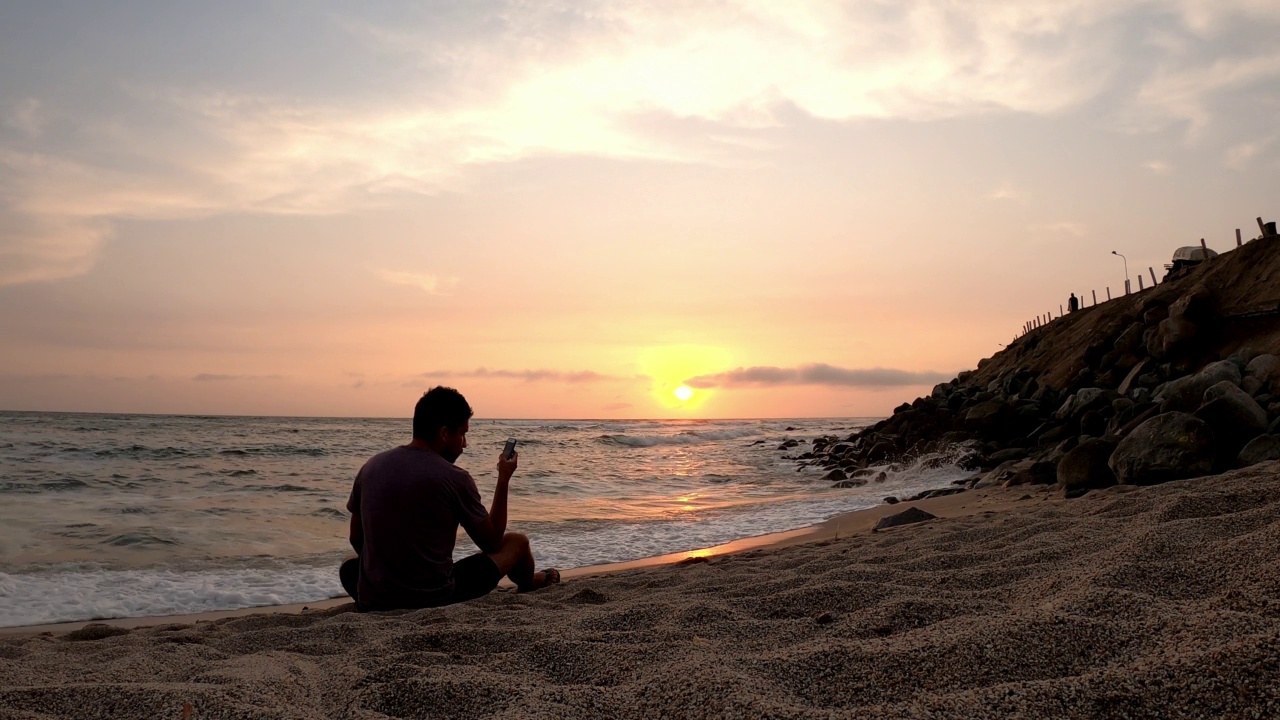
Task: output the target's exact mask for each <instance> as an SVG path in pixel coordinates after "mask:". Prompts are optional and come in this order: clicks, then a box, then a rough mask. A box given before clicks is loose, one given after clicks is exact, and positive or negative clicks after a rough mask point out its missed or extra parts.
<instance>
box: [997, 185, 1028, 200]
mask: <svg viewBox="0 0 1280 720" xmlns="http://www.w3.org/2000/svg"><path fill="white" fill-rule="evenodd" d="M987 199H988V200H1019V201H1021V200H1026V199H1027V193H1026V192H1025V191H1023V190H1019V189H1017V188H1015V187H1013V186H1012V185H1010V184H1009V183H1005V184H1003V185H1001V186H1000V187H998V188H996V189H995V190H992V191H991V192H989V193H987Z"/></svg>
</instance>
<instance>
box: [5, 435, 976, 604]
mask: <svg viewBox="0 0 1280 720" xmlns="http://www.w3.org/2000/svg"><path fill="white" fill-rule="evenodd" d="M872 421H873V419H858V418H853V419H820V420H812V419H809V420H706V421H695V420H652V421H632V420H628V421H613V420H610V421H597V420H582V421H564V420H486V419H480V418H476V419H473V420H472V422H471V431H470V433H469V435H468V442H469V446H468V448H467V450H466V452H465V453H464V454H463V455H462V457H460V458H459V459H458V464H459V465H460V466H462V467H463V468H466V469H467V470H468V471H469V472H470V473H471V474H472V476H473V477H474V478H475V479H476V483H477V484H478V485H479V487H480V493H481V496H482V498H483V500H484V502H485V504H486V505H488V503H489V501H490V498H491V495H492V491H493V485H494V483H495V481H496V479H497V472H496V465H497V457H498V454H499V453H500V451H501V448H502V445H503V443H504V442H505V440H506V439H507V438H508V437H514V438H517V439H518V441H519V448H518V449H519V453H520V466H519V470H518V471H517V472H516V475H515V478H514V479H513V480H512V482H511V499H510V511H509V521H508V529H511V530H519V531H521V532H524V533H526V534H527V535H529V537H530V539H531V541H532V543H533V547H534V550H535V553H536V555H537V559H538V563H539V565H540V566H555V567H559V568H572V567H582V566H586V565H596V564H600V563H609V562H619V561H625V560H635V559H639V558H644V557H649V556H653V555H660V554H664V553H671V552H680V551H685V550H693V549H697V548H702V547H709V546H712V545H716V544H719V543H724V542H728V541H730V540H734V539H738V538H743V537H750V536H755V535H762V534H766V533H772V532H780V531H784V530H790V529H795V528H800V527H805V526H809V525H813V524H815V523H819V522H821V521H823V520H826V519H827V518H830V517H832V516H834V515H837V514H839V513H843V512H848V511H851V510H858V509H861V508H866V507H870V506H873V505H876V504H878V503H880V502H881V501H882V499H883V498H884V497H885V496H888V495H897V496H899V497H901V496H905V495H907V494H911V493H914V492H918V491H921V490H927V489H932V488H936V487H942V486H946V485H948V484H949V483H950V482H951V481H952V480H955V479H957V478H960V477H963V476H964V473H963V471H961V470H959V469H958V468H956V467H954V466H952V465H948V464H945V463H944V464H942V465H940V466H939V465H938V463H937V462H930V463H923V464H922V463H917V464H914V465H911V466H908V467H893V466H890V467H886V468H885V469H886V470H887V471H888V474H887V476H886V479H885V480H884V481H882V482H876V483H870V484H868V485H866V486H863V487H861V488H847V489H841V488H833V487H831V482H829V481H825V480H822V479H821V478H822V475H823V471H822V470H821V469H820V468H804V469H800V470H798V469H797V463H796V462H795V461H794V460H792V459H788V458H786V457H784V456H785V455H788V454H799V453H802V452H804V450H805V449H806V448H807V447H808V445H807V444H806V443H807V441H808V440H809V439H811V438H813V437H816V436H818V435H823V434H836V435H840V436H845V435H848V434H849V433H851V432H853V431H855V430H857V429H859V428H861V427H865V426H866V425H867V424H869V423H870V422H872ZM409 426H410V422H409V421H408V420H407V419H341V418H261V417H257V418H255V417H186V416H156V415H90V414H73V413H0V627H3V626H18V625H32V624H40V623H51V622H61V621H74V620H89V619H99V618H114V617H142V616H154V615H175V614H188V613H198V612H205V611H211V610H227V609H235V608H243V607H254V606H265V605H279V604H287V603H301V602H312V601H317V600H321V599H325V598H329V597H334V596H339V595H342V588H341V585H340V584H339V583H338V577H337V566H338V564H339V562H340V561H341V560H342V558H344V557H346V556H347V555H349V554H350V553H351V549H350V546H349V545H348V542H347V528H348V522H349V515H348V513H347V510H346V501H347V497H348V495H349V493H350V491H351V483H352V480H353V478H354V477H355V474H356V471H357V470H359V468H360V466H361V464H363V463H364V461H365V460H366V459H367V458H368V457H370V456H371V455H373V454H376V453H378V452H380V451H382V450H385V449H388V448H391V447H394V446H396V445H401V444H404V443H405V442H407V441H408V439H409ZM787 439H796V440H800V441H802V443H801V444H800V446H799V447H797V448H795V449H792V450H785V451H784V450H781V449H780V448H779V445H780V444H781V443H782V442H783V441H785V440H787ZM473 552H476V548H475V546H474V545H473V544H472V543H471V542H470V540H469V539H468V538H466V535H465V533H463V534H460V535H459V542H458V548H457V553H456V554H457V556H458V557H462V556H465V555H468V554H470V553H473Z"/></svg>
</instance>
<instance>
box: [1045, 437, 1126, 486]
mask: <svg viewBox="0 0 1280 720" xmlns="http://www.w3.org/2000/svg"><path fill="white" fill-rule="evenodd" d="M1115 449H1116V444H1115V443H1113V442H1111V441H1109V440H1101V439H1091V440H1085V441H1084V442H1082V443H1080V444H1079V445H1077V446H1076V447H1075V449H1073V450H1071V451H1070V452H1068V453H1067V454H1066V455H1063V456H1062V460H1060V461H1059V462H1058V467H1057V481H1058V485H1059V486H1061V487H1062V491H1063V493H1064V494H1065V495H1066V496H1067V497H1078V496H1079V495H1083V494H1084V493H1086V492H1088V491H1089V490H1093V489H1095V488H1104V487H1111V486H1112V485H1115V484H1116V475H1115V472H1113V471H1112V470H1111V468H1110V466H1108V465H1107V461H1108V460H1109V459H1110V458H1111V454H1112V453H1113V452H1115Z"/></svg>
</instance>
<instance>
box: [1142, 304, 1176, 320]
mask: <svg viewBox="0 0 1280 720" xmlns="http://www.w3.org/2000/svg"><path fill="white" fill-rule="evenodd" d="M1167 317H1169V307H1168V306H1167V305H1156V306H1154V307H1151V308H1148V309H1147V311H1146V312H1144V313H1142V322H1143V324H1145V325H1158V324H1160V321H1161V320H1163V319H1165V318H1167Z"/></svg>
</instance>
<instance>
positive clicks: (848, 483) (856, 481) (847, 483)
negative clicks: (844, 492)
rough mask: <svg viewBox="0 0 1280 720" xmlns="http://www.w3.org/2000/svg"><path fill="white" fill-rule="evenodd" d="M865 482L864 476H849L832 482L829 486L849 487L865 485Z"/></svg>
mask: <svg viewBox="0 0 1280 720" xmlns="http://www.w3.org/2000/svg"><path fill="white" fill-rule="evenodd" d="M866 484H867V480H866V478H850V479H848V480H841V481H840V482H837V483H835V484H833V485H832V486H831V487H833V488H851V487H862V486H863V485H866Z"/></svg>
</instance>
